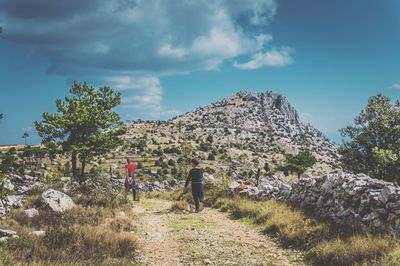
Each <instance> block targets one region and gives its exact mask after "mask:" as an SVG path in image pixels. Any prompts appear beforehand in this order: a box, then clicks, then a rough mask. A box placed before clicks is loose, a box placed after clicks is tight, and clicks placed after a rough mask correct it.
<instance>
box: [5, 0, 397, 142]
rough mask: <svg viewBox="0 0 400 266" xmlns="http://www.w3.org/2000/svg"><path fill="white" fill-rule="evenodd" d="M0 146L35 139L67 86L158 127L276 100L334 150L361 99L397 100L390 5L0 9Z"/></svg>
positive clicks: (10, 1)
mask: <svg viewBox="0 0 400 266" xmlns="http://www.w3.org/2000/svg"><path fill="white" fill-rule="evenodd" d="M0 25H2V26H3V28H4V29H3V32H2V33H1V34H0V80H1V83H0V88H1V91H0V92H1V96H0V112H2V113H4V115H5V117H4V119H3V120H2V121H1V122H0V132H1V134H0V144H6V143H22V142H23V139H22V138H21V136H22V133H23V132H24V131H28V132H30V134H31V135H32V137H31V139H30V140H29V141H30V142H33V143H37V142H39V141H40V140H39V138H38V137H37V136H36V134H35V132H34V129H33V121H35V120H40V118H41V114H42V113H43V112H45V111H49V112H51V111H54V103H55V100H56V99H57V98H63V97H64V96H65V95H66V94H67V93H68V89H69V87H70V85H71V82H72V80H78V81H87V82H89V83H91V84H93V85H95V86H100V85H110V86H111V87H113V88H115V89H116V90H119V91H121V93H122V96H123V104H122V106H121V107H120V108H118V112H119V113H120V114H121V116H122V117H123V119H125V120H128V119H137V118H144V119H166V118H170V117H172V116H174V115H176V114H179V113H184V112H186V111H190V110H191V109H193V108H195V107H197V106H201V105H205V104H208V103H210V102H213V101H216V100H219V99H221V98H222V97H225V96H229V95H231V94H233V93H235V92H237V91H239V90H250V91H266V90H273V91H276V92H279V93H282V94H284V95H285V96H287V97H288V98H289V100H290V102H291V103H292V104H293V105H294V106H295V107H296V108H297V110H298V111H299V113H300V115H301V117H302V120H303V121H306V122H310V123H312V124H313V125H314V126H315V127H316V128H318V129H320V130H322V131H323V132H325V134H327V135H328V136H329V137H331V138H332V139H334V140H336V141H339V140H340V138H339V134H338V129H339V128H341V127H343V126H345V125H347V124H349V123H351V122H352V121H353V118H354V117H355V115H357V114H358V113H359V112H360V110H361V109H362V108H363V107H364V106H365V105H366V102H367V99H368V97H369V96H372V95H375V94H377V93H380V92H381V93H384V94H386V95H388V96H390V97H391V98H392V99H393V100H396V99H399V96H400V51H399V47H400V1H397V0H385V1H378V0H351V1H349V0H347V1H345V0H335V1H321V0H297V1H293V0H280V1H279V0H278V1H275V0H248V1H241V0H218V1H211V0H198V1H188V0H186V1H184V0H182V1H175V0H174V1H173V0H170V1H167V0H165V1H161V0H149V1H137V0H118V1H100V0H87V1H78V0H70V1H64V2H55V1H53V0H36V1H30V0H0Z"/></svg>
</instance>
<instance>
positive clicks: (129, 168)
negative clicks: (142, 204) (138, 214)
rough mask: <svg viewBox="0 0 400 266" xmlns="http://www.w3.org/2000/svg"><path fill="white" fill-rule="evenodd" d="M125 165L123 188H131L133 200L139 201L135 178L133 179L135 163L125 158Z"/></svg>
mask: <svg viewBox="0 0 400 266" xmlns="http://www.w3.org/2000/svg"><path fill="white" fill-rule="evenodd" d="M126 163H127V164H126V165H125V173H126V178H125V189H126V192H128V191H129V190H131V189H132V194H133V200H137V201H139V196H138V195H137V194H138V193H137V191H136V189H137V186H136V180H135V169H136V167H135V164H134V163H131V160H130V159H129V158H127V159H126Z"/></svg>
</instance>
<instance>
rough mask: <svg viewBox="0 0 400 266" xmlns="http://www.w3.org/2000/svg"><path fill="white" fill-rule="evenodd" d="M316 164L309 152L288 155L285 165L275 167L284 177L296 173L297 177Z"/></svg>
mask: <svg viewBox="0 0 400 266" xmlns="http://www.w3.org/2000/svg"><path fill="white" fill-rule="evenodd" d="M316 162H317V160H316V158H315V157H314V155H312V154H311V152H309V151H301V152H299V153H298V154H297V155H291V154H288V155H287V156H286V163H285V164H284V165H282V166H279V167H277V170H278V171H283V172H284V173H285V175H288V173H289V172H290V173H296V174H297V175H298V176H299V177H300V176H301V175H302V174H303V173H304V172H305V171H306V170H307V169H308V168H310V167H312V166H313V165H314V164H315V163H316Z"/></svg>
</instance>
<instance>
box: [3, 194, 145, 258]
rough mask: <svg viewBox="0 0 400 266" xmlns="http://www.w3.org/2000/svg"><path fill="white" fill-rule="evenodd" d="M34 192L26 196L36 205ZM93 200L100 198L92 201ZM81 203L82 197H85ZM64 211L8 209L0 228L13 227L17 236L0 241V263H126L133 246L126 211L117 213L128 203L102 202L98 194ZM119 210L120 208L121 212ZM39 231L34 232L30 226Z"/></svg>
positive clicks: (126, 207) (124, 209)
mask: <svg viewBox="0 0 400 266" xmlns="http://www.w3.org/2000/svg"><path fill="white" fill-rule="evenodd" d="M37 199H38V196H31V197H30V198H29V203H28V206H29V207H38V206H37V204H35V202H37ZM94 202H100V204H99V205H100V206H99V205H95V204H94ZM85 203H87V202H85ZM90 203H91V204H87V205H86V206H82V205H77V206H76V207H74V208H73V209H71V210H68V211H66V212H64V213H55V212H51V211H49V210H44V209H39V215H38V216H36V217H34V218H29V217H27V216H26V215H25V214H24V212H23V211H22V210H14V211H12V212H11V213H10V215H8V216H6V218H5V219H2V220H0V227H1V228H6V229H10V230H14V231H16V232H17V233H18V235H19V238H17V239H10V240H8V241H6V242H4V243H0V264H1V265H26V264H29V265H60V264H61V265H68V264H70V265H128V264H132V262H133V261H134V254H135V251H136V249H137V248H138V241H137V238H136V234H135V232H136V231H137V230H136V228H135V226H134V224H133V222H132V215H125V216H124V217H120V216H121V215H120V214H121V213H122V212H123V211H126V210H129V212H128V213H131V207H130V206H128V205H123V204H122V203H119V207H118V208H114V209H113V208H111V207H109V206H107V207H104V204H103V203H104V197H102V198H101V199H99V200H98V201H96V200H94V199H92V200H91V202H90ZM124 213H125V212H124ZM36 230H44V231H45V232H46V234H45V235H44V236H42V237H38V236H35V235H33V234H32V231H36Z"/></svg>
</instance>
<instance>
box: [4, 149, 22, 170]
mask: <svg viewBox="0 0 400 266" xmlns="http://www.w3.org/2000/svg"><path fill="white" fill-rule="evenodd" d="M0 159H1V163H0V173H2V174H7V173H11V172H13V171H14V170H15V169H16V168H17V167H18V164H17V160H18V156H17V150H16V149H15V148H14V147H13V148H10V149H9V150H8V151H7V152H6V153H4V154H2V155H1V156H0Z"/></svg>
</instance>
